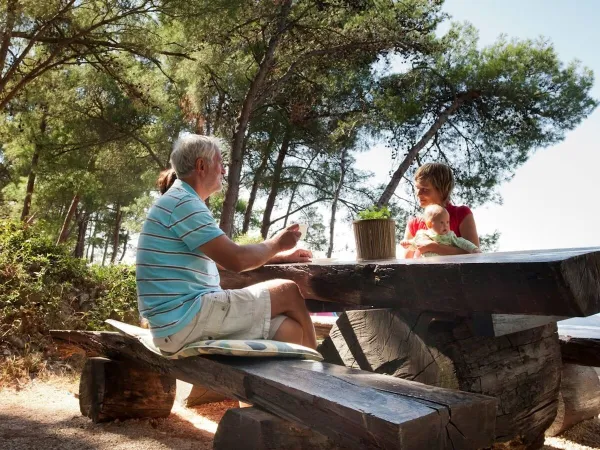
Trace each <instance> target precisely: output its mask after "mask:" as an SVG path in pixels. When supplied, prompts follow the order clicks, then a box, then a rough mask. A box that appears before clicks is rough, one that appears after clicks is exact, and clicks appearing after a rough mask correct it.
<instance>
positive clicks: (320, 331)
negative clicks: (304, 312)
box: [310, 316, 337, 339]
mask: <svg viewBox="0 0 600 450" xmlns="http://www.w3.org/2000/svg"><path fill="white" fill-rule="evenodd" d="M310 318H311V319H312V323H313V326H314V327H315V334H316V335H317V339H324V338H326V337H327V336H329V332H330V331H331V327H332V326H333V324H334V323H335V321H336V320H337V317H333V316H331V317H330V316H311V317H310Z"/></svg>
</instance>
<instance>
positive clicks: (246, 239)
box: [233, 233, 264, 245]
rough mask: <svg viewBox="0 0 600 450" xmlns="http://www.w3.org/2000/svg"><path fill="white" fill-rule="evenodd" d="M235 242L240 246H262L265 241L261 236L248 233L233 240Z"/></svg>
mask: <svg viewBox="0 0 600 450" xmlns="http://www.w3.org/2000/svg"><path fill="white" fill-rule="evenodd" d="M233 241H234V242H235V243H236V244H239V245H248V244H260V243H261V242H263V241H264V239H263V238H262V236H260V235H255V236H253V235H250V234H248V233H244V234H239V235H237V236H235V237H234V238H233Z"/></svg>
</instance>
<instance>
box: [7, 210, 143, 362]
mask: <svg viewBox="0 0 600 450" xmlns="http://www.w3.org/2000/svg"><path fill="white" fill-rule="evenodd" d="M107 318H113V319H117V320H121V321H125V322H129V323H132V324H137V323H138V313H137V295H136V286H135V270H134V268H133V267H131V266H124V265H120V266H108V267H100V266H88V265H87V264H86V262H85V261H84V260H81V259H78V258H75V257H73V256H71V255H70V254H69V252H68V249H67V248H66V247H65V246H61V245H56V244H54V242H53V240H52V239H51V237H50V236H47V235H46V234H44V233H43V231H41V230H40V229H38V228H36V227H25V226H23V225H22V224H21V223H18V222H11V221H0V344H1V345H0V346H1V347H3V348H5V349H6V348H7V347H6V346H9V347H10V349H11V350H10V352H11V354H12V351H14V352H21V353H22V354H23V355H25V354H26V353H27V352H28V351H30V350H32V349H43V348H44V347H45V346H46V345H47V344H48V343H49V339H48V331H49V330H51V329H75V330H78V329H79V330H81V329H87V330H99V329H105V328H106V326H105V325H104V320H106V319H107Z"/></svg>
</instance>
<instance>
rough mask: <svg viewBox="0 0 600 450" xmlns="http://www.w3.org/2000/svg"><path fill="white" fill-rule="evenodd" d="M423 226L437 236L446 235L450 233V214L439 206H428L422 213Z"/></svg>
mask: <svg viewBox="0 0 600 450" xmlns="http://www.w3.org/2000/svg"><path fill="white" fill-rule="evenodd" d="M423 218H424V219H425V225H427V228H429V229H430V230H433V231H435V232H436V233H437V234H446V233H448V231H450V214H448V211H447V210H446V208H444V207H442V206H440V205H429V206H427V207H426V208H425V211H424V213H423Z"/></svg>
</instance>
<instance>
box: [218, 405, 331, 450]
mask: <svg viewBox="0 0 600 450" xmlns="http://www.w3.org/2000/svg"><path fill="white" fill-rule="evenodd" d="M238 448H244V450H286V449H287V450H297V449H302V450H334V449H338V448H339V447H338V446H337V445H336V444H335V443H334V442H333V441H332V440H331V439H329V438H327V437H326V436H323V435H322V434H319V433H316V432H314V431H312V430H310V429H309V428H306V427H303V426H301V425H297V424H294V423H292V422H288V421H286V420H283V419H280V418H279V417H276V416H274V415H273V414H269V413H268V412H266V411H263V410H260V409H258V408H232V409H229V410H227V412H226V413H225V415H224V416H223V418H222V419H221V421H220V422H219V427H218V428H217V432H216V433H215V439H214V441H213V449H214V450H232V449H238Z"/></svg>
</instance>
